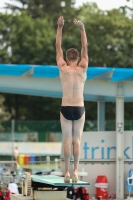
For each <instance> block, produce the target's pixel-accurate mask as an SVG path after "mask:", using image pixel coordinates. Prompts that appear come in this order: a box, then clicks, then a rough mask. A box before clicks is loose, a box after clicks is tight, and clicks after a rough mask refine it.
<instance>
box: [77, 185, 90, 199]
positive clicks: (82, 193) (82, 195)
mask: <svg viewBox="0 0 133 200" xmlns="http://www.w3.org/2000/svg"><path fill="white" fill-rule="evenodd" d="M76 191H77V198H79V199H82V200H89V193H88V191H87V188H84V187H79V188H77V189H76Z"/></svg>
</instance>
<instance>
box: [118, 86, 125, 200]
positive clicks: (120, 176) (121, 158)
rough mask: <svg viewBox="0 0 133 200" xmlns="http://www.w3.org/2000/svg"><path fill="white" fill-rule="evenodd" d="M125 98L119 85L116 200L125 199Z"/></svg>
mask: <svg viewBox="0 0 133 200" xmlns="http://www.w3.org/2000/svg"><path fill="white" fill-rule="evenodd" d="M123 152H124V96H123V83H118V92H117V97H116V199H124V154H123Z"/></svg>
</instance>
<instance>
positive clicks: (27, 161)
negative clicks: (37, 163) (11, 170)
mask: <svg viewBox="0 0 133 200" xmlns="http://www.w3.org/2000/svg"><path fill="white" fill-rule="evenodd" d="M29 163H30V156H29V155H25V157H24V164H29Z"/></svg>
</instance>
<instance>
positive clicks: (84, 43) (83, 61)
mask: <svg viewBox="0 0 133 200" xmlns="http://www.w3.org/2000/svg"><path fill="white" fill-rule="evenodd" d="M74 24H75V25H76V26H77V27H78V28H79V30H80V34H81V45H82V48H81V61H80V62H79V65H80V66H81V67H83V68H85V69H86V68H87V67H88V42H87V37H86V31H85V28H84V24H83V23H82V22H81V21H79V20H76V19H74Z"/></svg>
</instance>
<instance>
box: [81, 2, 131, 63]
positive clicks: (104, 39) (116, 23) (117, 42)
mask: <svg viewBox="0 0 133 200" xmlns="http://www.w3.org/2000/svg"><path fill="white" fill-rule="evenodd" d="M80 18H81V19H82V20H83V21H84V23H85V25H86V31H87V36H88V40H89V60H90V66H103V65H106V66H109V67H133V58H132V56H131V55H132V54H133V20H131V19H130V18H128V17H127V16H126V14H125V13H121V12H120V10H119V9H113V10H111V11H101V10H100V9H99V8H98V7H97V5H96V4H89V3H88V4H85V5H83V6H82V8H81V12H80Z"/></svg>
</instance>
